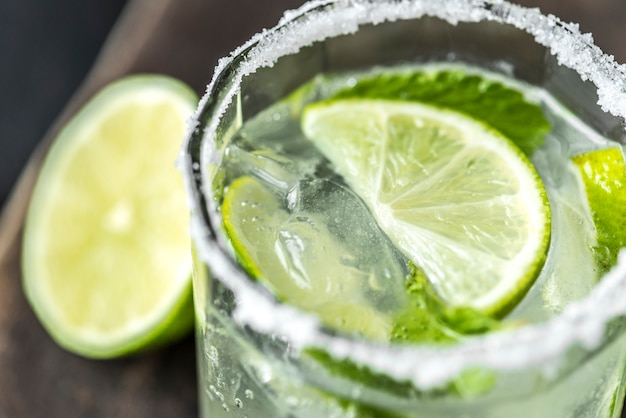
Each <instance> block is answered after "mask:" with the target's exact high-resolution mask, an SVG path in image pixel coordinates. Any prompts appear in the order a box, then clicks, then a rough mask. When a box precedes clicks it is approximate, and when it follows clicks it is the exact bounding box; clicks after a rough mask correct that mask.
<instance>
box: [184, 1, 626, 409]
mask: <svg viewBox="0 0 626 418" xmlns="http://www.w3.org/2000/svg"><path fill="white" fill-rule="evenodd" d="M430 62H455V63H456V62H460V63H464V64H468V65H472V66H475V67H479V68H483V69H485V70H489V71H491V72H495V73H502V74H504V75H506V76H508V77H513V78H516V79H518V80H521V81H523V82H525V83H529V84H531V85H534V86H538V87H541V88H543V89H544V90H545V91H547V92H549V93H550V94H551V95H552V97H554V98H555V99H556V100H558V101H559V102H560V104H561V105H562V106H563V107H564V108H566V109H567V111H569V112H572V113H573V114H575V115H576V116H577V117H578V119H580V121H582V122H584V123H585V124H586V125H588V126H589V127H590V129H592V130H593V131H595V133H597V134H599V135H602V136H604V137H607V138H610V139H613V140H615V141H617V142H619V143H623V142H624V134H625V129H624V123H623V121H624V115H625V114H626V101H625V100H624V95H625V91H626V83H625V80H626V75H625V74H626V71H625V70H624V68H623V67H622V66H620V65H617V64H616V63H615V62H614V61H613V60H612V58H611V57H608V56H606V55H604V54H603V53H602V52H601V51H600V50H599V49H598V48H597V47H596V46H594V45H593V43H592V41H591V40H590V39H589V38H588V37H587V36H584V35H581V34H580V33H579V32H578V29H577V28H576V26H574V25H571V24H566V23H564V22H562V21H560V20H559V19H558V18H556V17H554V16H545V15H542V14H541V13H540V12H539V11H538V10H536V9H526V8H523V7H521V6H517V5H514V4H510V3H508V2H505V1H480V0H440V1H432V0H414V1H401V0H316V1H312V2H309V3H306V4H305V5H303V6H302V7H300V8H299V9H297V10H292V11H288V12H286V13H285V15H284V17H283V19H282V20H281V21H280V22H279V23H278V25H277V26H275V27H274V28H272V29H269V30H266V31H264V32H262V33H260V34H258V35H256V36H255V37H253V38H252V39H251V40H250V41H248V42H247V43H246V44H244V45H243V46H241V47H240V48H238V49H237V50H235V51H234V52H233V53H232V54H231V55H230V56H228V57H227V58H224V59H223V60H221V61H220V63H219V65H218V67H217V69H216V72H215V75H214V78H213V80H212V81H211V83H210V85H209V87H208V90H207V93H206V95H205V96H204V97H203V98H202V100H201V103H200V106H199V108H198V111H197V114H196V118H195V121H194V125H193V127H192V129H190V133H189V135H188V138H187V140H186V143H185V145H184V152H183V155H182V159H181V163H182V170H183V173H184V176H185V178H186V184H187V189H188V192H189V199H190V203H191V210H192V227H191V233H192V237H193V243H194V244H193V246H194V248H193V254H194V278H193V280H194V300H195V309H196V316H197V334H196V335H197V355H198V360H199V361H198V367H199V372H198V378H199V391H200V403H201V415H202V416H203V417H207V418H208V417H210V418H219V417H247V418H255V417H256V418H258V417H262V418H269V417H271V418H279V417H294V418H295V417H477V418H488V417H494V418H496V417H497V418H501V417H509V418H514V417H524V418H526V417H547V418H548V417H549V418H553V417H603V418H608V417H616V416H619V414H620V411H621V407H622V402H623V395H624V371H625V366H626V350H625V349H624V347H626V334H625V333H624V320H623V315H624V312H626V297H623V295H626V260H624V259H622V258H620V262H618V265H617V266H616V267H615V268H614V269H613V270H611V271H610V272H609V273H608V274H607V275H605V277H603V278H602V280H601V281H600V282H599V283H598V284H597V286H595V287H594V289H593V291H591V292H590V294H589V295H588V296H586V297H585V298H583V299H582V300H579V301H574V302H572V303H570V304H569V305H567V306H566V307H565V308H564V309H563V311H562V312H560V313H558V314H556V315H554V316H553V317H550V318H546V319H542V320H539V321H536V322H535V323H531V324H528V325H526V326H523V327H519V328H516V329H514V330H509V331H503V332H494V333H488V334H486V335H483V336H479V337H473V338H468V339H467V340H466V341H463V342H460V343H458V344H455V345H452V346H443V347H439V346H432V345H414V346H410V345H398V346H395V345H392V346H390V345H385V344H377V343H375V342H371V341H366V340H361V339H358V338H353V337H349V336H345V335H342V334H339V333H336V332H332V331H330V330H328V329H326V328H324V327H322V326H320V324H319V322H318V321H317V320H316V319H315V317H313V316H312V315H311V314H308V313H305V312H302V311H300V310H298V309H296V308H295V307H292V306H289V305H287V304H282V303H280V302H279V301H278V300H276V298H275V297H274V296H273V295H272V294H271V293H270V292H268V291H267V289H266V288H264V287H263V286H262V285H260V284H259V283H258V282H256V281H255V280H253V279H252V278H250V277H249V276H248V275H247V274H246V272H245V271H244V269H243V268H242V267H241V266H240V265H238V263H237V261H236V258H235V256H234V255H233V251H232V249H231V247H230V245H229V243H228V240H227V238H226V236H225V233H224V231H223V230H222V218H221V212H220V210H219V203H220V196H221V195H222V193H223V189H224V184H223V179H222V178H221V177H220V175H219V169H218V168H219V166H220V163H221V161H222V158H223V154H224V150H225V148H226V146H227V145H228V143H229V141H230V140H231V139H232V138H233V135H234V134H235V132H236V131H237V130H238V129H239V128H240V127H241V126H242V124H243V123H244V122H245V121H247V120H249V119H250V118H252V117H254V116H255V115H257V114H258V113H259V112H260V111H262V110H263V109H265V108H267V107H268V106H270V105H272V104H274V103H276V102H277V101H279V100H281V99H283V98H285V97H286V96H287V95H289V94H290V93H291V92H293V91H294V89H296V88H297V87H298V86H300V85H302V84H303V83H306V82H307V81H309V80H311V79H312V78H313V77H315V76H316V75H318V74H323V73H342V72H347V71H363V70H366V69H368V68H374V67H387V66H390V67H392V66H397V65H406V64H420V63H430Z"/></svg>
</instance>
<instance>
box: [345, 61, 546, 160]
mask: <svg viewBox="0 0 626 418" xmlns="http://www.w3.org/2000/svg"><path fill="white" fill-rule="evenodd" d="M351 97H360V98H372V99H374V98H377V99H389V100H406V101H418V102H422V103H426V104H430V105H433V106H438V107H443V108H449V109H452V110H455V111H457V112H461V113H464V114H466V115H468V116H470V117H473V118H474V119H477V120H480V121H482V122H484V123H486V124H488V125H490V126H491V127H493V128H495V129H496V130H498V131H500V132H501V133H502V134H503V135H504V136H506V137H508V138H509V139H511V140H512V141H513V142H515V143H516V144H517V145H518V146H519V147H520V149H522V151H524V152H525V153H526V154H527V155H531V154H532V153H533V151H534V150H535V149H537V148H538V147H540V146H541V145H542V144H543V139H544V136H545V134H546V133H548V132H549V131H550V124H549V122H548V121H547V119H546V118H545V116H544V115H543V112H542V111H541V108H540V106H539V105H536V104H533V103H530V102H528V101H527V100H526V99H525V98H524V95H523V94H522V93H521V92H520V91H518V90H515V89H513V88H511V87H508V86H506V85H504V84H502V83H500V82H498V81H495V80H490V79H487V78H484V77H482V76H480V75H476V74H468V73H466V72H465V71H463V70H460V69H459V70H456V69H455V70H438V71H418V72H411V73H405V72H403V73H382V74H377V75H374V76H371V77H369V78H364V79H361V80H359V81H358V82H357V83H356V85H355V86H353V87H350V88H347V89H344V90H340V91H339V92H337V93H336V94H335V95H334V96H333V98H334V99H340V98H341V99H344V98H351Z"/></svg>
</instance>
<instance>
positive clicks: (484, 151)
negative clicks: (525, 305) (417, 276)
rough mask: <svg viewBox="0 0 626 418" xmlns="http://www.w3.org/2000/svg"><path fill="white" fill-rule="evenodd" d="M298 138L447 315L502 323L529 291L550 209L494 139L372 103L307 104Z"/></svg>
mask: <svg viewBox="0 0 626 418" xmlns="http://www.w3.org/2000/svg"><path fill="white" fill-rule="evenodd" d="M302 129H303V131H304V133H305V135H306V136H307V137H308V138H309V139H310V140H311V141H313V142H314V143H315V145H316V146H317V147H318V149H319V150H320V151H321V152H322V153H323V154H324V155H325V156H326V157H327V158H328V159H329V160H330V162H331V163H332V164H333V166H334V168H335V170H336V171H337V173H339V174H340V175H341V176H343V178H344V179H345V181H346V182H347V183H348V184H349V185H350V187H351V188H352V189H353V190H354V191H355V192H356V193H357V194H358V195H359V196H360V197H361V198H362V199H363V200H364V201H365V202H366V204H367V205H368V206H369V208H370V210H371V211H372V213H373V215H374V217H375V218H376V219H377V221H378V223H379V225H380V227H381V229H382V230H383V231H384V232H385V233H386V234H387V235H388V237H389V238H390V240H391V241H392V242H393V243H394V244H395V245H396V246H397V247H398V248H399V249H400V250H401V251H402V252H404V254H405V255H406V256H407V257H408V258H409V259H410V260H412V261H413V262H414V263H415V264H416V265H417V266H419V268H421V269H422V270H423V271H424V273H425V274H426V276H427V277H428V280H429V281H430V283H431V285H432V287H433V289H434V290H435V291H436V293H437V294H438V295H439V296H440V297H441V298H442V299H443V301H444V302H445V303H447V304H448V305H450V306H454V307H458V306H467V307H472V308H474V309H478V310H480V311H483V312H486V313H490V314H502V313H504V312H506V311H507V310H508V309H510V308H511V307H513V306H514V305H515V303H516V302H517V301H518V300H519V299H520V298H521V297H523V295H524V294H525V292H526V291H527V289H528V288H529V287H530V285H531V284H532V283H533V282H534V280H535V278H536V277H537V275H538V273H539V272H540V269H541V267H542V266H543V263H544V261H545V258H546V252H547V247H548V243H549V238H550V208H549V203H548V199H547V197H546V192H545V189H544V187H543V184H542V181H541V179H540V178H539V176H538V174H537V172H536V171H535V168H534V167H533V165H532V164H531V162H530V161H529V160H528V159H527V157H526V156H525V155H524V154H523V152H522V151H521V150H520V149H519V148H518V147H517V146H516V145H515V144H513V143H512V142H511V141H509V140H508V139H507V138H505V137H504V136H502V135H501V134H500V133H498V132H497V131H495V130H494V129H492V128H490V127H488V126H487V125H485V124H482V123H480V122H477V121H475V120H474V119H471V118H469V117H467V116H465V115H463V114H461V113H457V112H454V111H451V110H447V109H443V108H437V107H433V106H429V105H424V104H420V103H417V102H401V101H391V100H378V99H346V100H333V101H328V102H321V103H316V104H312V105H310V106H308V107H307V108H305V111H304V114H303V117H302Z"/></svg>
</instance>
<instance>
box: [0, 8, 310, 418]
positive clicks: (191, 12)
mask: <svg viewBox="0 0 626 418" xmlns="http://www.w3.org/2000/svg"><path fill="white" fill-rule="evenodd" d="M265 3H266V4H263V6H264V7H260V6H259V4H260V2H259V1H258V0H227V1H226V0H133V1H131V2H129V3H128V5H127V6H126V8H125V10H124V11H123V13H122V15H121V17H120V19H119V21H118V22H117V23H116V26H115V27H114V29H113V30H112V32H111V33H110V35H109V37H108V39H107V42H106V44H105V45H104V47H103V49H102V51H101V53H100V54H99V57H98V59H97V61H96V62H95V63H94V66H93V68H92V70H91V72H90V73H89V75H88V76H87V78H86V79H85V80H84V82H83V83H82V85H81V87H80V88H79V89H78V91H76V93H75V95H74V96H73V98H72V99H71V101H70V102H69V103H68V104H67V106H66V108H65V109H63V111H62V112H61V113H60V116H59V117H58V119H57V121H56V122H55V123H54V125H53V126H52V127H51V128H50V130H49V132H48V133H47V134H46V136H45V138H43V139H42V141H41V144H40V145H39V147H38V149H37V150H36V151H35V152H34V154H33V155H32V156H31V158H30V160H29V162H28V164H27V166H26V167H25V168H24V171H23V173H22V175H21V177H20V179H19V181H18V184H17V185H16V187H15V189H14V191H13V193H12V196H11V197H10V199H9V201H8V203H7V205H6V207H5V208H4V210H3V213H2V215H0V418H21V417H26V418H40V417H41V418H44V417H45V418H56V417H63V418H65V417H75V418H83V417H84V418H87V417H89V418H97V417H153V418H159V417H163V418H165V417H167V418H172V417H179V418H185V417H196V416H197V394H196V371H195V365H196V362H195V348H194V340H193V337H192V336H190V337H188V338H187V339H185V340H184V341H182V342H180V343H177V344H175V345H173V346H171V347H169V348H166V349H162V350H159V351H157V352H153V353H149V354H145V355H141V356H138V357H135V358H126V359H121V360H113V361H93V360H86V359H83V358H80V357H77V356H74V355H72V354H70V353H68V352H66V351H64V350H63V349H61V348H59V347H58V346H57V345H56V344H55V343H54V342H53V341H52V340H51V339H50V337H49V336H48V335H47V334H46V332H45V331H44V330H43V328H42V327H41V325H40V324H39V323H38V321H37V320H36V318H35V316H34V314H33V312H32V310H31V309H30V307H29V306H28V304H27V302H26V300H25V298H24V296H23V293H22V288H21V272H20V256H21V253H20V246H21V233H22V224H23V221H24V215H25V211H26V208H27V205H28V202H29V199H30V194H31V191H32V188H33V185H34V181H35V178H36V176H37V173H38V170H39V167H40V165H41V162H42V159H43V157H44V155H45V154H46V151H47V149H48V147H49V145H50V142H51V141H52V139H53V138H54V137H55V135H56V133H57V132H58V130H59V127H60V126H62V125H63V124H64V123H65V122H66V121H67V119H68V118H69V117H70V116H71V115H73V114H74V113H75V112H76V110H77V109H78V108H79V107H80V106H81V105H82V104H83V103H84V102H85V101H86V100H87V99H88V98H89V97H91V96H92V95H93V94H94V92H95V91H97V90H98V89H99V88H101V87H102V86H103V85H105V84H106V83H108V82H110V81H112V80H114V79H116V78H119V77H120V76H123V75H126V74H131V73H146V72H150V73H161V74H169V75H171V76H174V77H177V78H179V79H181V80H183V81H185V82H187V83H188V84H189V85H191V86H192V87H193V88H194V89H195V90H196V91H197V92H198V94H201V93H202V92H203V91H204V88H205V86H206V84H208V82H209V80H210V78H211V76H212V73H213V68H214V66H215V65H216V63H217V60H218V58H219V57H221V56H224V55H227V54H228V53H229V52H230V51H231V50H233V49H234V48H235V47H237V46H238V45H239V44H241V43H242V42H244V41H245V40H246V39H248V38H249V37H250V36H251V35H252V34H254V33H255V32H258V31H260V30H261V29H263V28H265V27H270V26H273V25H274V24H275V23H276V22H277V21H278V19H279V18H280V16H281V14H282V11H283V10H285V9H290V8H295V7H297V6H299V5H300V4H301V3H302V1H301V0H272V1H271V2H269V1H268V2H265Z"/></svg>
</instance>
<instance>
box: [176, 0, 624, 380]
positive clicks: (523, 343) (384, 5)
mask: <svg viewBox="0 0 626 418" xmlns="http://www.w3.org/2000/svg"><path fill="white" fill-rule="evenodd" d="M424 16H430V17H435V18H441V19H444V20H446V21H448V22H449V23H451V24H457V23H458V22H479V21H483V20H488V21H493V22H499V23H502V24H507V25H510V26H514V27H517V28H519V29H522V30H524V31H525V32H527V33H529V34H531V35H532V36H534V38H535V41H536V42H537V43H538V44H541V45H544V46H546V47H547V48H548V49H549V50H550V51H551V52H552V53H553V54H554V56H555V57H556V59H557V61H558V62H559V64H561V65H564V66H566V67H569V68H571V69H573V70H575V71H576V72H578V74H579V75H580V76H581V78H582V79H583V80H590V81H591V82H592V83H594V84H595V86H596V87H597V92H598V97H599V100H598V104H599V105H600V106H601V108H602V109H603V110H604V111H605V112H609V113H612V114H613V115H614V116H617V117H619V118H621V119H622V120H625V119H626V87H625V86H626V67H625V66H623V65H621V64H617V63H616V62H615V61H614V60H613V57H611V56H608V55H605V54H604V53H602V51H601V50H600V49H599V48H598V47H597V46H596V45H595V44H594V43H593V39H592V37H591V35H589V34H581V33H580V31H579V29H578V26H577V25H576V24H572V23H565V22H563V21H561V20H560V19H558V18H557V17H555V16H553V15H543V14H541V12H540V11H539V10H538V9H531V8H526V7H523V6H519V5H515V4H512V3H509V2H507V1H504V0H491V1H487V0H441V1H437V2H433V1H431V0H312V1H310V2H308V3H305V4H304V5H303V6H301V7H300V8H298V9H295V10H290V11H287V12H285V14H284V16H283V18H282V19H281V20H280V21H279V23H278V24H277V25H276V26H275V27H274V28H272V29H269V30H265V31H263V32H261V33H258V34H257V35H255V36H254V37H252V38H251V39H250V40H249V41H248V42H247V43H245V44H244V45H242V46H241V47H239V48H238V49H236V50H235V51H233V52H232V53H231V54H230V55H229V56H228V57H226V58H222V59H221V60H220V61H219V63H218V65H217V67H216V69H215V73H214V76H213V79H212V81H211V82H210V84H209V86H208V87H207V91H206V94H205V95H204V96H203V98H202V99H201V100H200V103H199V105H198V109H197V110H196V114H195V118H194V120H193V121H192V122H191V124H190V127H189V131H188V135H187V137H186V140H185V143H184V144H183V149H182V154H181V159H180V162H181V169H182V171H183V174H184V178H185V183H186V187H187V191H188V195H189V196H190V207H191V212H192V214H191V235H192V238H193V240H194V244H195V246H196V249H197V251H198V254H199V256H200V257H201V258H202V259H203V261H204V262H206V263H207V264H208V265H210V266H211V269H212V271H213V273H214V274H215V275H216V276H217V277H218V278H219V280H220V281H221V282H223V283H224V284H225V285H226V286H227V287H229V288H230V289H231V290H232V291H233V292H234V293H235V295H236V299H237V307H236V309H235V312H234V317H235V319H236V320H237V321H238V322H239V323H241V324H246V325H249V326H251V327H252V328H254V329H255V330H257V331H258V332H262V333H275V334H278V335H281V336H283V337H284V338H286V339H287V341H289V343H290V345H291V346H292V348H294V349H295V350H297V349H299V348H302V347H311V346H313V347H320V348H323V349H324V350H326V351H327V352H328V353H329V354H331V355H333V356H335V357H337V358H350V359H351V360H353V361H356V362H358V363H360V364H365V365H367V366H369V367H370V368H372V369H373V370H377V371H379V372H383V373H386V374H388V375H391V376H394V377H396V378H398V379H403V380H410V381H412V382H413V383H414V384H416V385H417V386H418V387H422V388H428V387H433V386H435V385H439V384H442V383H444V382H445V381H447V380H449V379H450V378H452V377H454V376H455V375H457V374H458V373H459V372H460V371H462V370H463V369H465V368H466V367H468V366H484V367H490V368H496V369H519V368H522V367H527V366H530V365H540V366H546V367H547V366H548V365H550V364H551V363H553V362H554V361H555V360H557V359H559V358H560V357H561V356H562V354H563V353H564V352H565V350H566V349H567V348H568V347H570V346H572V345H573V344H576V343H577V344H581V345H582V346H584V347H587V348H588V349H593V348H594V347H597V345H598V344H599V343H600V341H601V338H602V335H603V333H604V329H605V325H606V324H607V322H608V321H609V320H610V319H612V318H614V317H616V316H618V315H622V314H624V313H626V298H624V297H621V295H624V294H626V252H624V251H623V252H621V253H620V255H619V257H618V263H617V265H616V266H615V267H614V268H613V269H612V270H611V271H610V272H609V273H608V274H606V275H605V276H604V277H603V279H602V280H601V281H600V282H599V283H598V284H597V285H596V287H595V288H594V289H593V290H592V292H591V293H590V295H589V296H587V297H586V298H585V299H583V300H581V301H578V302H573V303H571V304H570V305H568V306H567V307H566V308H565V309H564V311H563V312H562V313H560V314H558V315H555V316H554V317H552V318H551V319H549V320H547V321H546V322H542V323H538V324H530V325H527V326H524V327H520V328H517V329H514V330H509V331H500V332H497V333H491V334H486V335H484V336H480V337H475V338H468V339H467V340H464V341H462V342H460V343H458V344H455V345H454V346H449V347H432V346H428V347H425V346H392V345H381V344H377V343H374V342H371V341H366V340H359V339H353V338H349V337H346V336H341V335H335V334H331V333H329V332H328V331H326V330H325V329H324V328H323V327H322V326H321V324H320V322H319V321H318V320H317V319H316V318H315V317H314V316H313V315H312V314H310V313H306V312H303V311H300V310H298V309H296V308H294V307H291V306H288V305H284V304H280V303H278V302H277V301H276V300H275V299H274V298H273V297H272V296H271V295H270V294H269V293H268V292H267V291H266V289H264V288H262V286H260V285H259V284H258V283H256V282H255V281H253V280H250V279H249V277H248V276H247V275H246V273H245V272H244V271H243V269H241V267H239V266H238V265H237V263H236V261H235V260H234V258H233V255H232V253H231V252H230V251H229V250H228V244H227V243H226V242H225V239H224V237H223V234H221V233H216V231H215V230H214V229H213V227H212V226H211V225H220V224H221V221H220V215H219V212H218V210H217V208H216V206H215V205H216V203H215V201H214V199H213V198H212V185H211V184H210V183H211V182H210V181H208V179H209V178H210V176H209V173H207V172H206V170H207V167H209V166H211V164H212V163H216V162H218V160H219V157H218V156H217V151H216V150H215V149H214V148H213V149H211V148H208V146H205V147H202V148H201V149H199V151H200V159H199V161H198V160H194V157H193V154H194V153H193V152H192V148H194V147H195V151H198V148H197V147H196V146H195V144H194V141H197V140H200V141H202V143H203V144H213V145H214V144H215V142H214V139H215V136H216V131H217V127H218V124H219V121H220V118H221V117H223V116H224V112H225V110H226V108H227V106H228V105H229V104H230V103H231V102H232V100H234V97H235V95H236V93H237V92H238V88H239V84H240V82H241V81H242V79H243V78H244V77H245V76H247V75H250V74H252V73H254V72H255V71H256V70H257V69H259V68H261V67H268V66H272V65H273V64H274V63H275V62H276V60H277V59H278V58H280V57H282V56H285V55H289V54H292V53H295V52H297V51H298V50H299V49H300V48H302V47H305V46H307V45H310V44H311V43H313V42H316V41H321V40H323V39H327V38H331V37H336V36H339V35H344V34H349V33H354V32H356V31H357V30H358V28H359V26H361V25H364V24H371V23H373V24H377V23H381V22H386V21H395V20H404V19H407V20H408V19H417V18H420V17H424ZM242 58H244V59H242ZM226 72H228V77H230V79H231V80H233V82H232V83H229V84H228V85H227V87H226V88H227V91H223V90H222V91H220V94H221V95H222V99H221V100H220V101H219V102H218V101H217V97H218V94H217V92H218V90H219V89H220V88H221V86H220V83H221V82H222V81H223V80H222V79H223V77H224V74H225V73H226ZM618 87H619V88H618ZM207 108H211V110H212V115H211V117H210V118H209V119H208V120H207V124H206V125H205V128H206V129H204V130H200V129H198V128H199V126H198V124H199V121H200V120H201V118H202V117H203V115H204V114H205V112H206V110H207ZM199 135H202V137H199ZM205 196H207V198H206V200H205ZM529 347H532V350H531V349H529Z"/></svg>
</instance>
